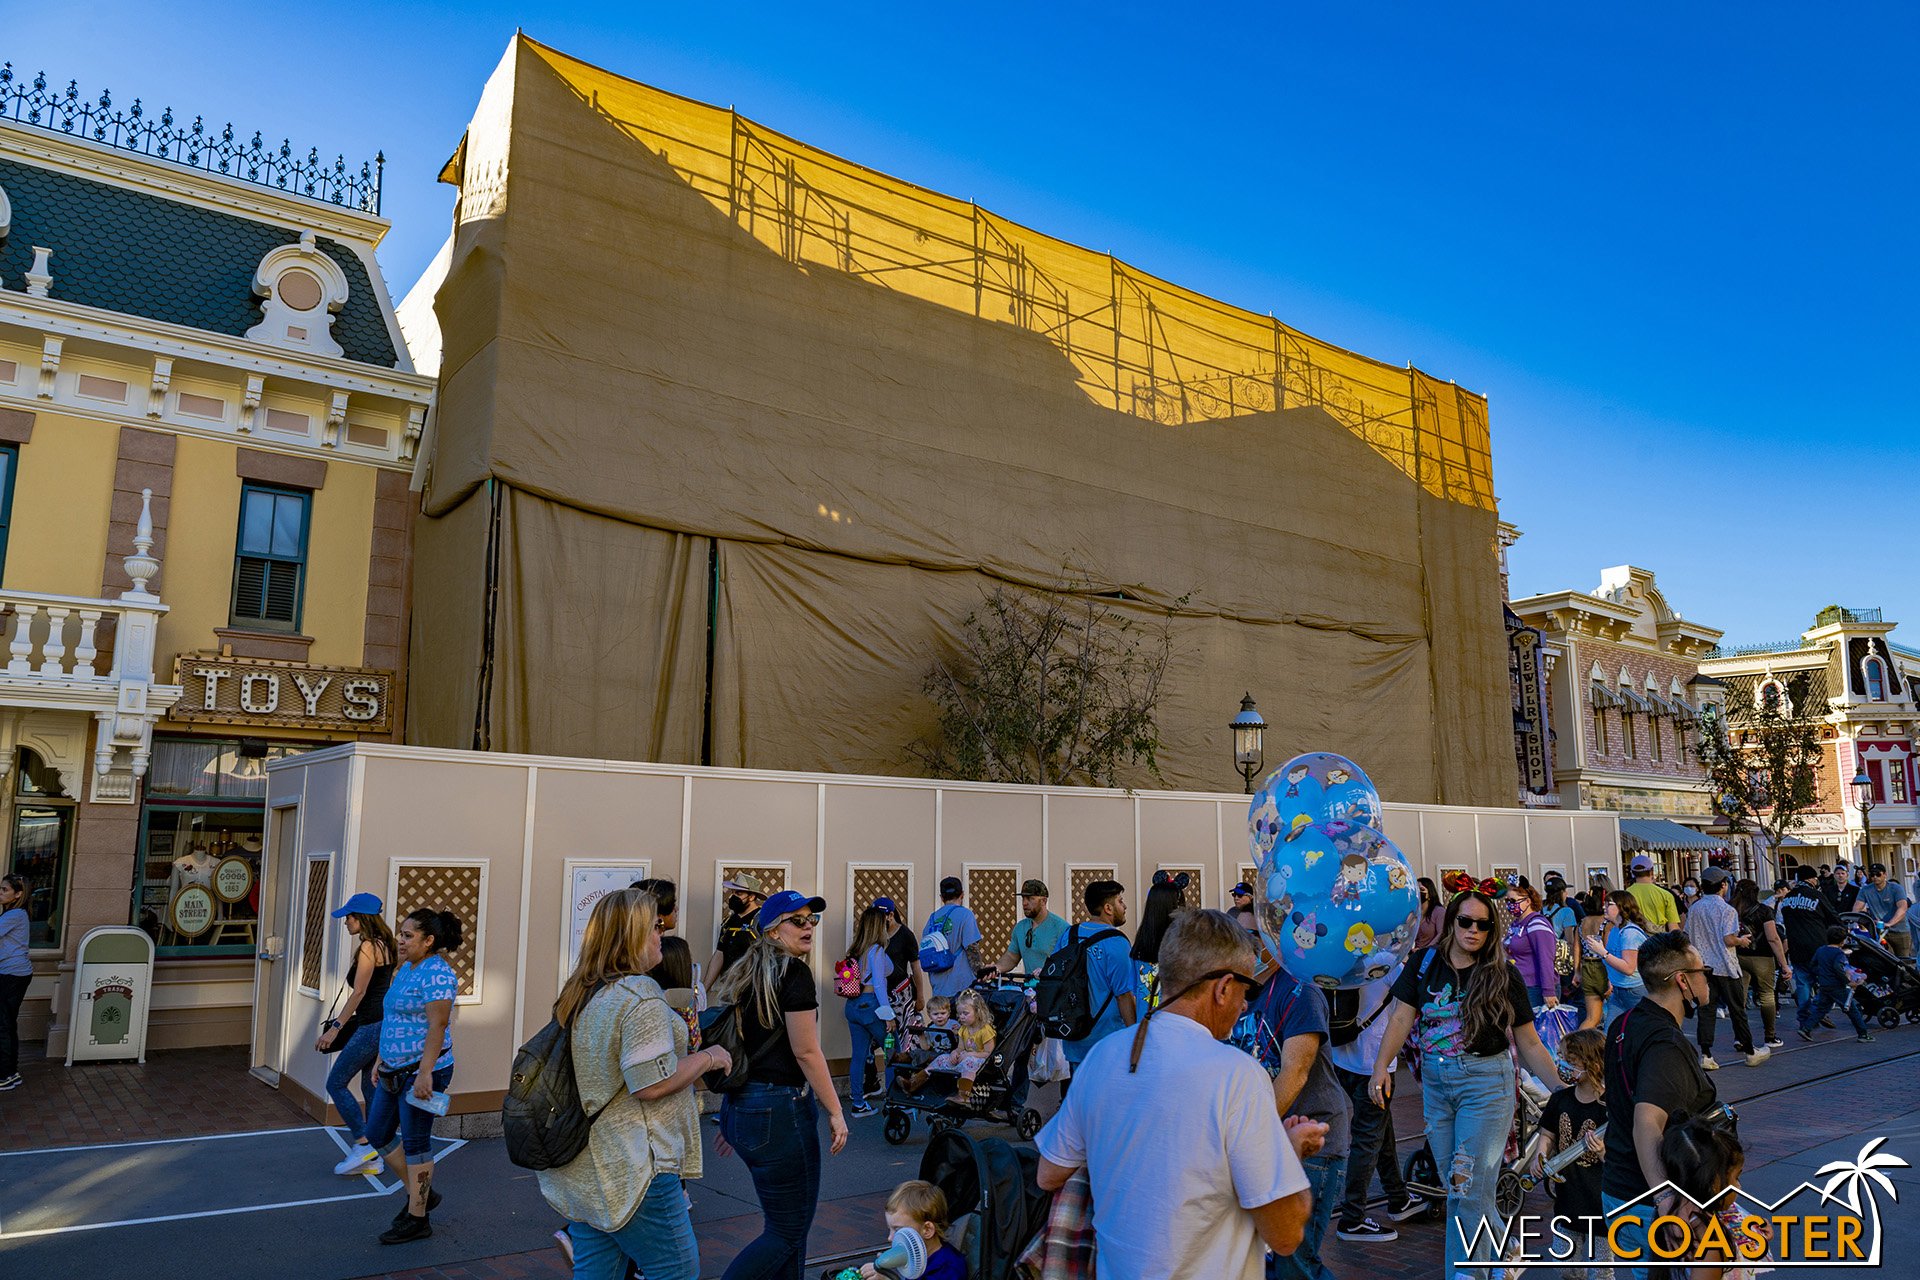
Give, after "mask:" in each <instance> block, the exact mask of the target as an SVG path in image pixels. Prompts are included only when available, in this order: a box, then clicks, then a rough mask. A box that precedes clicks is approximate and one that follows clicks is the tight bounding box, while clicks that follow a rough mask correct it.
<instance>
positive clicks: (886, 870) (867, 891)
mask: <svg viewBox="0 0 1920 1280" xmlns="http://www.w3.org/2000/svg"><path fill="white" fill-rule="evenodd" d="M875 898H892V899H893V905H894V906H896V907H899V908H900V918H901V919H902V920H909V921H910V920H912V919H913V904H912V903H911V902H908V901H907V868H906V867H904V866H900V867H855V868H854V869H853V901H852V902H851V903H849V904H848V911H847V915H848V918H849V919H850V920H858V919H859V918H860V913H861V912H863V911H865V910H866V909H867V908H868V907H870V906H872V905H873V900H874V899H875ZM848 927H849V928H851V927H852V926H851V925H849V926H848Z"/></svg>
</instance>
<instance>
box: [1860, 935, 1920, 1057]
mask: <svg viewBox="0 0 1920 1280" xmlns="http://www.w3.org/2000/svg"><path fill="white" fill-rule="evenodd" d="M1840 919H1841V920H1842V921H1843V922H1844V923H1845V924H1846V926H1847V939H1848V945H1849V946H1850V947H1851V949H1852V955H1851V957H1850V958H1851V960H1852V962H1853V964H1854V967H1856V968H1857V969H1859V970H1860V972H1861V973H1862V974H1863V975H1865V978H1866V981H1864V982H1862V983H1861V984H1860V985H1859V986H1857V987H1855V988H1854V989H1853V999H1854V1002H1855V1003H1856V1004H1857V1005H1859V1007H1860V1012H1861V1013H1862V1014H1864V1015H1866V1016H1867V1017H1868V1018H1871V1019H1873V1020H1874V1021H1876V1022H1878V1023H1879V1024H1880V1025H1881V1026H1883V1027H1885V1028H1886V1029H1887V1030H1889V1031H1891V1030H1892V1029H1893V1028H1895V1027H1897V1026H1899V1025H1900V1019H1901V1018H1902V1017H1904V1018H1906V1020H1907V1021H1908V1022H1913V1023H1920V969H1916V968H1915V967H1914V962H1913V961H1911V960H1902V959H1901V958H1900V957H1899V956H1897V955H1895V954H1894V953H1893V948H1891V947H1889V946H1888V945H1887V944H1886V931H1887V927H1886V926H1885V925H1883V924H1881V923H1880V922H1879V921H1878V920H1876V919H1875V918H1874V917H1873V916H1872V915H1871V914H1870V913H1868V912H1865V911H1847V912H1842V913H1841V916H1840ZM1895 927H1896V928H1901V929H1904V928H1906V925H1905V923H1904V922H1903V923H1901V924H1899V925H1896V926H1895Z"/></svg>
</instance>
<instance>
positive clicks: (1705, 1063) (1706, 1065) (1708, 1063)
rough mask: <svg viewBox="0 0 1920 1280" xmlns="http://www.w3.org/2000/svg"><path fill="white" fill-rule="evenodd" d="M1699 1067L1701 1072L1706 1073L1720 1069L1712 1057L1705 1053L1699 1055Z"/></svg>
mask: <svg viewBox="0 0 1920 1280" xmlns="http://www.w3.org/2000/svg"><path fill="white" fill-rule="evenodd" d="M1700 1066H1701V1069H1702V1070H1706V1071H1718V1070H1719V1069H1720V1064H1719V1063H1717V1062H1715V1061H1714V1060H1713V1055H1711V1054H1706V1053H1703V1054H1701V1055H1700Z"/></svg>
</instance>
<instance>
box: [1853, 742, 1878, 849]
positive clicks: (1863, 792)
mask: <svg viewBox="0 0 1920 1280" xmlns="http://www.w3.org/2000/svg"><path fill="white" fill-rule="evenodd" d="M1853 795H1854V803H1856V804H1858V805H1859V806H1860V836H1861V840H1862V842H1863V843H1864V845H1865V846H1866V849H1865V853H1864V855H1863V856H1862V857H1861V859H1860V861H1861V863H1862V864H1863V865H1865V866H1872V865H1873V817H1872V814H1873V779H1872V778H1870V777H1868V776H1867V766H1865V765H1864V764H1863V765H1861V766H1860V772H1858V773H1856V774H1854V775H1853Z"/></svg>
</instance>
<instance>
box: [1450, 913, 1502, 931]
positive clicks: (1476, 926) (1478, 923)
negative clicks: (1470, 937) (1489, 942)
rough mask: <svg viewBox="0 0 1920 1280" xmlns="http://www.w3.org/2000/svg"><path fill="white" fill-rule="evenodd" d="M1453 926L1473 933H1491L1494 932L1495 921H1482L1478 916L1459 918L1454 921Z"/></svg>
mask: <svg viewBox="0 0 1920 1280" xmlns="http://www.w3.org/2000/svg"><path fill="white" fill-rule="evenodd" d="M1453 926H1454V928H1456V929H1466V930H1468V931H1469V932H1472V933H1491V932H1492V931H1493V921H1491V920H1482V919H1480V918H1479V917H1477V916H1459V917H1457V918H1456V919H1455V920H1454V922H1453Z"/></svg>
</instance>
